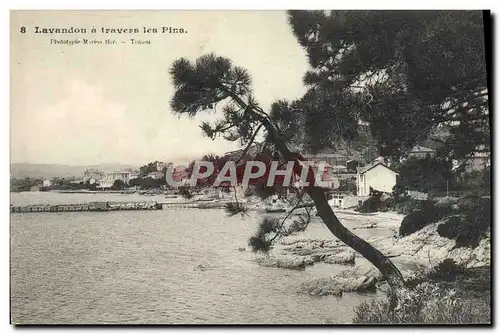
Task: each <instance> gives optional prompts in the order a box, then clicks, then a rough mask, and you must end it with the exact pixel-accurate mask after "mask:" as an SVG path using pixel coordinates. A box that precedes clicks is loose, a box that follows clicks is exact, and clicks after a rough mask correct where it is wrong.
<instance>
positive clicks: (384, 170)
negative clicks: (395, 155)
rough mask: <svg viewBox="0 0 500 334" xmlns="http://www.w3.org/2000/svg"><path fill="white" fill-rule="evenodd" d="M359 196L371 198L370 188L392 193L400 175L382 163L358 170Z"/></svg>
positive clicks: (378, 162)
mask: <svg viewBox="0 0 500 334" xmlns="http://www.w3.org/2000/svg"><path fill="white" fill-rule="evenodd" d="M356 170H357V176H356V182H357V188H358V196H369V195H370V188H373V189H374V190H378V191H382V192H386V193H390V192H392V188H393V187H394V186H395V185H396V178H397V175H398V173H396V172H395V171H394V170H393V169H391V168H390V167H389V166H387V165H386V164H385V163H383V162H381V161H377V162H375V163H372V164H370V165H368V166H365V167H358V168H357V169H356Z"/></svg>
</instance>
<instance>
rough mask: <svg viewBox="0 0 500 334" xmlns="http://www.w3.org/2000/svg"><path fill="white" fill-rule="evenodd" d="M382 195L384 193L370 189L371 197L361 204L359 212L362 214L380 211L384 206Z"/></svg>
mask: <svg viewBox="0 0 500 334" xmlns="http://www.w3.org/2000/svg"><path fill="white" fill-rule="evenodd" d="M382 195H383V193H382V192H381V191H377V190H374V189H373V188H370V197H369V198H368V199H367V200H365V201H364V202H363V203H362V204H361V206H360V207H359V208H358V211H359V212H362V213H370V212H377V211H379V208H380V206H381V205H382Z"/></svg>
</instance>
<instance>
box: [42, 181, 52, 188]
mask: <svg viewBox="0 0 500 334" xmlns="http://www.w3.org/2000/svg"><path fill="white" fill-rule="evenodd" d="M43 186H44V187H51V186H52V181H50V180H43Z"/></svg>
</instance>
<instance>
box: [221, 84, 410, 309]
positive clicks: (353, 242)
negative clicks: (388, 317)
mask: <svg viewBox="0 0 500 334" xmlns="http://www.w3.org/2000/svg"><path fill="white" fill-rule="evenodd" d="M227 92H228V95H229V96H231V97H232V98H233V100H234V101H236V102H237V103H238V104H239V105H240V106H241V107H242V108H244V109H245V110H246V111H249V112H250V113H251V114H252V115H253V117H254V119H255V120H258V121H259V122H261V123H262V125H264V127H265V128H266V130H267V132H268V139H269V140H270V141H271V142H272V143H273V144H274V145H275V147H276V149H277V150H278V151H279V152H280V153H281V154H282V155H283V157H284V158H285V160H288V161H295V162H296V165H301V166H302V164H301V161H304V158H303V157H302V156H301V155H300V154H297V153H293V152H291V151H290V149H289V148H288V146H287V145H286V143H285V141H284V140H283V138H282V137H281V136H280V135H279V134H278V131H277V130H276V128H275V126H274V125H273V123H272V122H271V121H270V120H269V118H268V117H267V115H266V114H265V113H264V112H263V111H262V110H255V107H250V106H248V105H247V104H246V103H245V102H244V101H243V100H241V99H240V98H239V97H238V96H237V95H236V94H233V93H231V92H229V91H227ZM302 168H304V167H303V166H302V167H299V168H298V169H297V170H295V169H294V170H295V174H297V175H301V169H302ZM307 168H308V174H309V173H312V168H311V167H310V166H308V167H307ZM307 193H308V194H309V196H311V198H312V200H313V201H314V204H315V206H316V210H317V211H318V215H319V216H320V218H321V220H322V221H323V223H324V224H325V225H326V226H327V227H328V229H329V230H330V231H331V232H332V233H333V235H334V236H336V237H337V238H338V239H340V240H341V241H342V242H344V243H345V244H346V245H348V246H349V247H351V248H352V249H354V250H355V251H357V252H358V253H360V254H361V255H362V256H363V257H364V258H366V259H367V260H368V261H370V262H371V263H372V264H373V265H374V266H375V267H376V268H377V269H378V270H379V271H380V273H381V274H382V275H383V276H384V278H385V279H386V280H387V283H388V284H389V286H390V287H391V289H392V292H393V293H394V296H395V297H396V298H397V299H398V300H401V297H403V296H404V294H405V292H406V290H407V288H406V284H405V281H404V278H403V275H401V272H400V271H399V269H398V268H397V267H396V266H395V265H394V263H392V261H391V260H390V259H389V258H388V257H387V256H385V255H384V254H382V252H380V251H379V250H378V249H376V248H375V247H373V246H372V245H370V244H369V243H368V242H366V241H365V240H363V239H362V238H360V237H358V236H357V235H355V234H354V233H352V232H351V231H349V230H348V229H347V228H346V227H345V226H344V225H342V223H341V222H340V221H339V219H338V218H337V216H336V215H335V213H334V212H333V210H332V208H331V207H330V205H329V204H328V201H327V199H326V196H325V193H324V191H323V190H322V189H321V188H319V187H317V186H314V185H312V186H310V187H309V188H308V190H307Z"/></svg>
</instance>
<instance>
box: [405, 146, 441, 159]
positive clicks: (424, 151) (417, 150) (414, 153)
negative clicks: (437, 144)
mask: <svg viewBox="0 0 500 334" xmlns="http://www.w3.org/2000/svg"><path fill="white" fill-rule="evenodd" d="M408 154H409V156H410V157H413V158H417V159H424V158H425V157H426V156H427V155H429V156H430V157H431V158H434V157H435V156H436V151H435V150H433V149H432V148H428V147H424V146H420V145H417V146H415V147H413V148H412V149H411V151H410V152H409V153H408Z"/></svg>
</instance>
